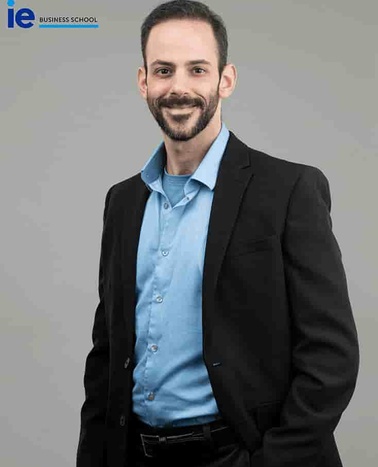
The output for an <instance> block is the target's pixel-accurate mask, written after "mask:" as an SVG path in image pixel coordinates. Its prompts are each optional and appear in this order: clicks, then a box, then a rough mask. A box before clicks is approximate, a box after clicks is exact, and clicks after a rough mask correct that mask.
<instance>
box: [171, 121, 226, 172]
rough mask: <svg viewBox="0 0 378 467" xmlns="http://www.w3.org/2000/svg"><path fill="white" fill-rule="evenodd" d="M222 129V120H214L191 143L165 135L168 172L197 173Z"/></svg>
mask: <svg viewBox="0 0 378 467" xmlns="http://www.w3.org/2000/svg"><path fill="white" fill-rule="evenodd" d="M221 128H222V122H221V119H220V118H218V119H215V118H214V119H213V121H211V122H210V123H209V125H208V126H207V127H206V128H205V129H204V130H203V131H201V133H199V134H198V135H197V136H195V137H194V138H192V139H190V140H189V141H174V140H172V139H170V138H169V137H167V136H166V135H164V144H165V149H166V152H167V172H168V173H169V174H171V175H188V174H192V173H193V172H195V170H196V169H197V167H198V166H199V165H200V163H201V161H202V159H203V158H204V157H205V155H206V153H207V151H208V150H209V148H210V146H211V145H212V144H213V142H214V141H215V139H216V138H217V136H218V135H219V132H220V130H221Z"/></svg>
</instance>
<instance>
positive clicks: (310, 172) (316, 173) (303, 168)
mask: <svg viewBox="0 0 378 467" xmlns="http://www.w3.org/2000/svg"><path fill="white" fill-rule="evenodd" d="M232 138H233V139H234V143H236V145H239V148H240V149H243V150H244V151H247V152H248V154H249V159H250V164H251V166H252V168H254V169H255V170H258V171H259V172H261V171H262V172H266V173H268V174H271V175H272V176H278V177H279V178H280V179H283V178H288V179H291V180H293V179H294V180H298V179H300V178H302V177H305V178H307V177H309V178H315V179H316V178H320V179H325V178H326V177H325V175H324V173H323V172H322V171H321V170H320V169H319V168H317V167H315V166H312V165H308V164H303V163H300V162H293V161H290V160H287V159H282V158H280V157H277V156H272V155H271V154H268V153H266V152H263V151H260V150H257V149H254V148H252V147H250V146H248V145H247V144H245V143H244V142H242V141H241V140H239V139H238V138H237V137H236V136H235V135H234V134H233V133H232Z"/></svg>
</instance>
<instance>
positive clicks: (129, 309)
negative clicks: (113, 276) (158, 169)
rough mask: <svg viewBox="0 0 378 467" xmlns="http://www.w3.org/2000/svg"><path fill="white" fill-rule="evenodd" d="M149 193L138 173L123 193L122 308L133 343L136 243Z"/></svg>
mask: <svg viewBox="0 0 378 467" xmlns="http://www.w3.org/2000/svg"><path fill="white" fill-rule="evenodd" d="M150 193H151V192H150V191H149V189H148V188H147V186H146V185H145V183H144V182H143V180H142V179H141V178H140V174H139V178H136V179H135V180H134V186H133V187H131V189H130V192H129V193H125V195H124V196H125V197H127V198H128V208H127V209H126V210H125V211H126V212H125V213H124V216H123V218H124V220H123V232H122V235H121V249H122V255H121V257H122V263H123V264H122V271H123V274H122V282H123V289H124V294H123V297H124V299H123V300H124V301H123V309H124V313H125V321H126V330H127V333H128V335H129V336H130V337H133V339H132V341H131V340H130V339H128V342H130V341H131V342H133V345H134V344H135V307H136V294H135V289H136V266H137V252H138V243H139V236H140V230H141V227H142V221H143V215H144V210H145V207H146V203H147V200H148V197H149V195H150ZM129 200H130V201H129ZM130 351H131V349H130Z"/></svg>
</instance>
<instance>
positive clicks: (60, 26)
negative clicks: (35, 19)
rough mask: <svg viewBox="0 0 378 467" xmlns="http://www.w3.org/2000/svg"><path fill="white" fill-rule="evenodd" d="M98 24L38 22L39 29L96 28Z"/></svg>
mask: <svg viewBox="0 0 378 467" xmlns="http://www.w3.org/2000/svg"><path fill="white" fill-rule="evenodd" d="M98 27H99V24H40V25H39V28H41V29H97V28H98Z"/></svg>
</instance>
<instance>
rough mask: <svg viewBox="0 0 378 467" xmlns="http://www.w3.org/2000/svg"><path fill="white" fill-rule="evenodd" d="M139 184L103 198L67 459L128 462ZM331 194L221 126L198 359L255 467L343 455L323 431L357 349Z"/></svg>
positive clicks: (101, 464) (94, 464)
mask: <svg viewBox="0 0 378 467" xmlns="http://www.w3.org/2000/svg"><path fill="white" fill-rule="evenodd" d="M149 194H150V192H149V190H148V189H147V187H146V186H145V184H144V183H143V181H142V180H141V177H140V174H137V175H135V176H133V177H131V178H129V179H127V180H125V181H123V182H121V183H118V184H116V185H114V186H113V187H112V188H111V189H110V190H109V192H108V194H107V197H106V203H105V212H104V229H103V237H102V249H101V260H100V276H99V295H100V302H99V305H98V308H97V310H96V315H95V321H94V327H93V348H92V350H91V351H90V353H89V355H88V357H87V361H86V368H85V376H84V384H85V392H86V399H85V402H84V405H83V407H82V411H81V432H80V441H79V447H78V452H77V467H125V465H126V464H125V462H126V454H127V448H128V443H127V436H128V427H129V417H130V412H131V402H132V400H131V391H132V384H133V382H132V371H133V367H134V361H133V355H134V343H135V316H134V312H135V304H136V303H135V280H136V254H137V247H138V240H139V233H140V227H141V223H142V218H143V213H144V208H145V204H146V201H147V198H148V196H149ZM330 205H331V201H330V193H329V186H328V182H327V179H326V178H325V176H324V175H323V174H322V172H320V170H318V169H316V168H313V167H309V166H305V165H302V164H295V163H291V162H287V161H284V160H280V159H276V158H274V157H271V156H268V155H266V154H264V153H261V152H258V151H255V150H253V149H250V148H248V147H247V146H246V145H245V144H243V143H242V142H241V141H240V140H239V139H238V138H236V136H235V135H234V134H233V133H231V135H230V139H229V142H228V144H227V147H226V150H225V153H224V156H223V158H222V161H221V164H220V169H219V173H218V178H217V183H216V186H215V192H214V199H213V204H212V209H211V216H210V223H209V230H208V238H207V245H206V252H205V262H204V271H203V297H202V304H203V310H202V313H203V349H204V351H203V358H204V362H205V364H206V367H207V370H208V373H209V378H210V382H211V385H212V388H213V392H214V396H215V398H216V401H217V404H218V406H219V409H220V412H221V415H222V416H223V417H224V419H225V420H226V421H227V422H228V423H229V424H230V425H231V426H232V427H233V428H234V430H235V432H236V433H237V434H238V435H239V437H240V441H241V442H244V443H245V445H246V446H247V448H248V449H249V450H250V459H251V465H253V467H339V466H341V465H342V464H341V461H340V457H339V455H338V451H337V447H336V444H335V441H334V436H333V431H334V430H335V427H336V425H337V423H338V422H339V419H340V416H341V414H342V412H343V411H344V410H345V408H346V407H347V405H348V403H349V400H350V398H351V396H352V393H353V391H354V387H355V383H356V377H357V371H358V361H359V356H358V344H357V334H356V328H355V324H354V320H353V316H352V311H351V307H350V303H349V299H348V292H347V284H346V279H345V274H344V270H343V266H342V261H341V254H340V250H339V247H338V245H337V243H336V240H335V238H334V236H333V234H332V226H331V219H330V215H329V211H330ZM215 363H220V365H219V364H217V365H215Z"/></svg>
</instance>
